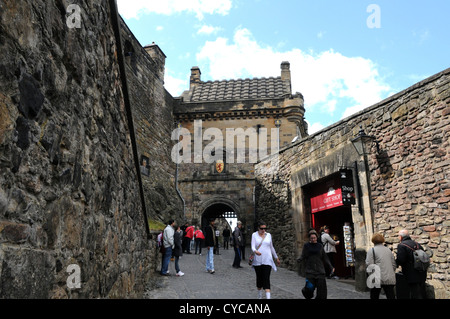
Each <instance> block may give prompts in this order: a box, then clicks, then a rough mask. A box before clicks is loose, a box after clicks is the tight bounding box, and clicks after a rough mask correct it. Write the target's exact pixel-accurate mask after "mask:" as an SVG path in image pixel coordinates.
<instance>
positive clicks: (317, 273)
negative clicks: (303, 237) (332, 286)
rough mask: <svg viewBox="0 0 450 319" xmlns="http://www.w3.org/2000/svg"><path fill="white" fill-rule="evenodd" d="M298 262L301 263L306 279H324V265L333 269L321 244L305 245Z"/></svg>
mask: <svg viewBox="0 0 450 319" xmlns="http://www.w3.org/2000/svg"><path fill="white" fill-rule="evenodd" d="M298 262H300V263H303V266H304V270H305V277H306V278H325V265H327V266H328V267H329V268H330V269H333V266H332V265H331V263H330V260H329V259H328V256H327V254H325V250H324V249H323V246H322V244H319V243H315V244H313V243H306V244H305V245H304V246H303V250H302V255H301V257H300V258H299V259H298Z"/></svg>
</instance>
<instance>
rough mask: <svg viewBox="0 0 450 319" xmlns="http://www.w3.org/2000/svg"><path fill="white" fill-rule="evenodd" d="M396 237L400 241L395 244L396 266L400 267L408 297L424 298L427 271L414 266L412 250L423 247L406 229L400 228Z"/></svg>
mask: <svg viewBox="0 0 450 319" xmlns="http://www.w3.org/2000/svg"><path fill="white" fill-rule="evenodd" d="M398 237H399V240H400V243H399V244H398V246H397V259H396V264H397V266H401V267H402V273H403V275H404V276H405V279H406V282H407V283H408V287H409V295H410V298H411V299H424V298H425V281H426V279H427V272H426V271H422V272H421V271H418V270H416V269H415V268H414V250H415V249H417V248H418V249H423V248H422V246H421V245H420V244H418V243H417V242H415V241H414V240H412V239H411V237H410V236H409V232H408V230H406V229H402V230H400V232H399V233H398Z"/></svg>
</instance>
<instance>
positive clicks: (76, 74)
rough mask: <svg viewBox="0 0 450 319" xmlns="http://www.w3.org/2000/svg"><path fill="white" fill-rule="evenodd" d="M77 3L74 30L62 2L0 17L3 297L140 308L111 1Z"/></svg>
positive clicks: (135, 203)
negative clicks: (110, 301)
mask: <svg viewBox="0 0 450 319" xmlns="http://www.w3.org/2000/svg"><path fill="white" fill-rule="evenodd" d="M77 3H78V5H79V6H80V8H81V12H80V13H81V25H80V28H69V27H68V25H67V24H66V19H67V17H68V14H67V13H66V9H67V6H68V5H69V4H70V3H69V2H68V1H64V0H56V1H44V0H28V1H26V0H23V1H15V0H14V1H13V0H5V1H2V5H1V8H0V14H1V19H0V51H1V55H0V69H1V72H0V115H1V120H0V297H1V298H67V297H69V298H77V297H79V298H99V297H100V298H104V297H122V298H123V297H140V296H142V295H143V292H144V290H145V286H146V284H147V280H148V278H149V275H150V270H151V267H150V266H149V265H150V263H151V261H150V256H151V254H150V251H151V250H152V246H151V244H149V242H148V240H147V236H146V223H147V221H146V220H144V212H143V210H142V205H141V199H140V196H139V193H140V190H139V185H138V182H137V181H138V176H137V172H136V166H135V163H136V162H135V155H134V153H133V151H132V143H131V141H132V140H131V138H132V137H131V136H130V129H129V126H128V118H127V115H126V110H125V106H126V104H125V102H124V95H123V91H122V84H121V77H120V72H119V64H118V62H119V60H118V52H117V50H118V45H117V42H116V39H117V38H116V37H115V34H114V31H113V25H112V21H114V20H112V19H111V9H112V8H110V7H109V5H108V4H109V3H111V2H105V1H102V2H97V1H78V2H77ZM113 19H116V17H115V16H113ZM71 264H75V265H78V266H79V267H80V270H81V287H80V288H74V289H71V288H69V287H67V279H68V276H69V273H68V272H67V269H68V266H69V265H71Z"/></svg>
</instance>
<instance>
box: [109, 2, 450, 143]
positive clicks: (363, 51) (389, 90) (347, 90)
mask: <svg viewBox="0 0 450 319" xmlns="http://www.w3.org/2000/svg"><path fill="white" fill-rule="evenodd" d="M117 3H118V7H119V13H120V14H121V16H122V17H123V19H124V20H125V22H126V23H127V25H128V27H129V28H130V29H131V31H132V32H133V34H134V35H135V36H136V38H137V39H138V41H139V42H140V44H141V45H143V46H145V45H147V44H151V43H153V42H154V43H155V44H157V45H158V46H159V47H160V48H161V50H162V51H163V52H164V54H165V55H166V56H167V58H166V70H165V88H166V89H167V90H168V91H169V92H170V93H171V95H172V96H174V97H177V96H180V95H181V94H182V92H183V91H185V90H188V89H189V76H190V70H191V68H192V67H193V66H198V67H199V68H200V70H201V73H202V74H201V79H202V81H215V80H230V79H240V78H244V79H245V78H254V77H257V78H261V77H271V76H272V77H276V76H280V75H281V69H280V65H281V62H283V61H289V62H290V65H291V79H292V91H293V93H296V92H300V93H302V95H303V96H304V102H305V109H306V112H305V120H306V121H307V122H308V127H309V128H308V133H309V134H313V133H315V132H317V131H319V130H321V129H323V128H325V127H327V126H329V125H331V124H333V123H336V122H338V121H340V120H342V119H343V118H346V117H348V116H350V115H351V114H353V113H356V112H358V111H360V110H362V109H364V108H367V107H369V106H371V105H373V104H375V103H377V102H379V101H381V100H383V99H385V98H387V97H389V96H390V95H393V94H395V93H398V92H400V91H402V90H404V89H406V88H408V87H410V86H411V85H413V84H415V83H417V82H419V81H421V80H423V79H425V78H427V77H429V76H432V75H434V74H436V73H438V72H440V71H443V70H445V69H447V68H448V67H450V19H449V18H448V14H449V12H450V1H448V0H430V1H423V0H422V1H417V0H370V1H365V0H316V1H303V0H277V1H274V0H117Z"/></svg>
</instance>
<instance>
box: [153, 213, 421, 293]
mask: <svg viewBox="0 0 450 319" xmlns="http://www.w3.org/2000/svg"><path fill="white" fill-rule="evenodd" d="M214 222H215V221H214V220H211V221H210V223H209V224H208V225H207V226H206V227H205V228H204V230H203V231H202V230H200V229H197V231H196V235H195V237H196V238H197V236H199V234H200V233H201V235H204V239H202V240H203V244H204V246H205V247H206V250H207V254H206V272H208V273H210V274H214V273H215V269H214V247H215V246H216V245H217V242H216V240H217V238H216V236H215V227H214ZM257 226H258V228H257V231H255V232H254V233H253V234H252V240H251V250H252V255H251V256H250V258H249V260H251V266H252V267H253V268H254V270H255V274H256V288H257V297H258V298H259V299H261V298H262V297H263V292H265V297H266V299H270V298H271V290H270V289H271V287H270V274H271V271H272V270H274V271H277V266H279V265H280V259H279V258H278V255H277V253H276V251H275V249H274V246H273V242H272V236H271V234H270V233H268V232H266V229H267V226H266V224H265V223H264V222H262V221H261V222H259V223H258V225H257ZM174 227H175V222H174V221H173V220H171V221H169V223H168V225H167V227H166V228H165V229H164V232H163V234H162V235H161V236H162V245H161V246H162V249H163V259H162V266H161V275H165V276H167V275H169V270H168V266H169V261H170V258H171V257H172V256H173V257H174V259H175V270H176V275H177V276H183V275H184V273H183V272H181V270H180V267H179V257H180V256H182V254H183V245H182V239H183V237H182V236H183V231H182V230H181V228H180V227H176V230H175V229H174ZM197 232H200V233H197ZM231 238H232V243H233V247H234V251H235V258H234V260H233V265H232V266H233V267H234V268H242V267H241V266H240V263H241V260H242V251H243V249H244V246H243V234H242V223H241V222H238V224H237V226H236V228H235V230H234V231H233V233H232V236H231ZM308 239H309V241H308V242H307V243H305V244H304V246H303V250H302V253H301V256H300V257H299V258H298V260H297V261H298V262H299V263H300V264H301V265H302V266H303V269H304V273H305V283H306V284H305V287H304V288H303V289H302V293H303V295H304V297H305V298H307V299H311V298H312V297H313V296H314V292H316V297H315V298H316V299H326V298H327V285H326V278H327V277H328V278H334V271H335V268H334V261H333V258H334V255H335V253H336V249H335V246H336V245H338V244H339V241H335V240H333V239H332V238H331V236H330V235H329V228H328V227H325V228H324V229H323V232H322V233H321V235H319V234H318V233H317V232H316V231H315V230H314V229H312V230H310V231H309V233H308ZM399 240H400V244H399V245H398V247H397V259H395V258H394V255H393V254H392V252H391V250H390V249H389V248H387V247H386V246H384V237H383V235H382V234H379V233H376V234H374V235H373V237H372V242H373V243H374V247H373V248H372V249H370V250H369V252H368V253H367V258H366V264H367V265H368V266H369V265H376V266H377V267H379V272H378V273H377V274H378V276H379V285H376V286H374V287H371V290H370V297H371V299H378V298H379V296H380V292H381V289H383V290H384V291H385V294H386V298H388V299H393V298H395V285H396V273H395V272H396V268H397V267H398V266H401V267H402V274H403V276H404V277H405V279H406V282H407V284H408V290H409V292H408V293H409V296H410V297H411V298H414V299H415V298H424V297H425V290H424V286H425V280H426V271H419V270H416V269H415V268H414V267H413V266H412V265H413V261H414V251H415V249H422V247H421V246H420V244H418V243H416V242H415V241H413V240H412V239H411V237H410V236H409V233H408V231H407V230H401V231H400V232H399ZM327 246H329V247H327ZM196 247H197V246H196ZM185 251H186V250H185ZM187 251H189V250H187ZM196 251H197V249H196ZM327 269H328V271H327Z"/></svg>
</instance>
